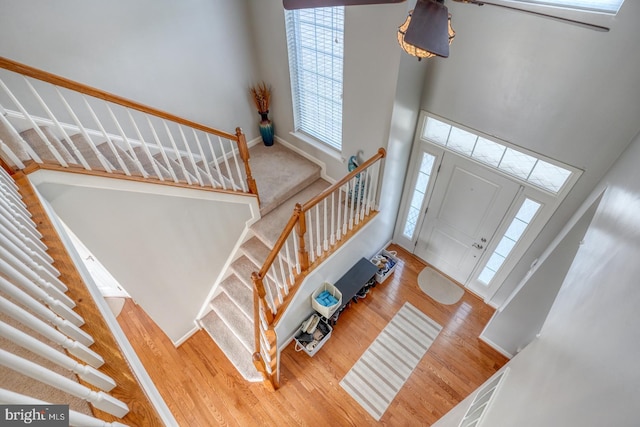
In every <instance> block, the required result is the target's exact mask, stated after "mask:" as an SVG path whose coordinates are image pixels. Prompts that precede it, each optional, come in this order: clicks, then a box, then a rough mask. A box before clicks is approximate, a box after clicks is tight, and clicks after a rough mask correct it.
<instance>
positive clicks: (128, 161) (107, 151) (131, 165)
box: [96, 142, 142, 176]
mask: <svg viewBox="0 0 640 427" xmlns="http://www.w3.org/2000/svg"><path fill="white" fill-rule="evenodd" d="M96 148H97V149H98V151H100V152H101V153H102V155H103V156H104V157H105V158H106V159H107V160H109V163H111V164H112V165H113V166H114V167H115V168H116V170H119V171H122V172H124V169H123V168H122V165H120V162H119V161H118V157H117V156H116V154H117V155H118V156H119V157H120V160H122V163H123V164H124V165H125V166H126V168H127V169H128V170H129V173H130V174H131V175H134V176H142V173H141V172H140V169H139V168H138V165H136V162H134V161H133V159H132V158H131V155H130V154H129V153H128V152H126V151H125V150H123V149H122V148H120V147H119V146H118V145H117V144H113V150H112V149H111V146H109V144H108V143H107V142H103V143H101V144H98V145H97V146H96ZM114 150H115V152H114Z"/></svg>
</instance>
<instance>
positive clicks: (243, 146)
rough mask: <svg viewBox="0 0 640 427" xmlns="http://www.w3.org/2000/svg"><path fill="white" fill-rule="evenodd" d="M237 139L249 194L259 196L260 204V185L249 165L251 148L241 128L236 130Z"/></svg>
mask: <svg viewBox="0 0 640 427" xmlns="http://www.w3.org/2000/svg"><path fill="white" fill-rule="evenodd" d="M236 137H237V138H238V150H239V151H240V158H241V159H242V162H243V163H244V170H245V172H246V174H247V185H248V186H249V192H250V193H251V194H255V195H256V196H258V204H260V195H259V194H258V185H257V184H256V180H255V179H253V176H252V175H251V165H250V164H249V147H247V137H246V136H245V135H244V133H243V132H242V129H240V128H239V127H237V128H236Z"/></svg>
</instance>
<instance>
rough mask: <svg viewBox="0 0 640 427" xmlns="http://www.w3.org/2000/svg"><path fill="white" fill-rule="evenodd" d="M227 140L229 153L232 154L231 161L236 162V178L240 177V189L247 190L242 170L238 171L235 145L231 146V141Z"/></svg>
mask: <svg viewBox="0 0 640 427" xmlns="http://www.w3.org/2000/svg"><path fill="white" fill-rule="evenodd" d="M228 141H229V146H230V147H231V154H233V162H234V163H235V164H236V171H237V172H238V179H240V184H241V185H242V191H244V192H245V193H246V192H247V185H246V184H245V182H244V179H242V172H240V163H238V156H237V155H236V152H237V150H236V147H234V146H233V142H231V140H228Z"/></svg>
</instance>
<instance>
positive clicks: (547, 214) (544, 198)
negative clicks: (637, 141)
mask: <svg viewBox="0 0 640 427" xmlns="http://www.w3.org/2000/svg"><path fill="white" fill-rule="evenodd" d="M429 116H431V117H434V118H435V119H437V120H440V121H443V122H446V123H449V124H452V125H454V126H455V127H457V128H460V129H463V130H466V131H469V132H472V133H474V134H476V135H479V136H481V137H482V138H486V139H489V140H492V141H495V142H497V143H499V144H502V145H504V146H506V147H511V148H513V149H516V150H518V151H520V152H523V153H525V154H530V155H532V156H535V157H537V158H539V159H542V160H544V161H547V162H549V163H555V164H558V165H562V167H564V168H566V169H568V170H570V171H571V172H572V174H571V176H570V177H569V179H568V180H567V182H566V183H565V185H564V186H563V188H562V189H561V191H560V192H558V193H557V194H551V193H549V192H547V191H545V190H543V189H540V188H538V187H535V186H533V185H531V184H530V183H528V182H526V181H522V180H519V179H518V178H515V177H513V176H511V175H508V174H506V173H504V172H502V171H500V170H498V169H494V168H491V167H489V166H487V165H485V164H484V163H482V162H478V161H476V160H474V159H472V158H471V160H472V161H474V162H477V163H478V164H480V165H482V166H483V167H486V168H488V169H491V170H493V171H495V172H498V173H500V174H502V175H504V176H506V177H508V178H509V179H512V180H514V181H516V182H518V183H519V184H522V185H523V190H522V191H521V193H520V195H519V196H517V200H516V202H515V203H513V205H512V208H511V209H510V211H509V212H508V213H507V215H505V217H504V218H503V221H502V223H501V225H500V226H499V227H498V231H496V233H495V236H494V238H493V239H492V241H491V242H490V243H491V244H490V245H489V246H488V247H487V250H486V251H485V252H484V254H483V256H482V259H481V260H480V261H479V262H478V264H477V267H476V269H475V270H474V272H473V273H472V274H471V277H470V279H469V283H471V282H472V281H473V280H475V279H476V278H477V276H478V275H479V274H480V272H481V271H482V268H484V265H485V264H486V262H487V261H488V260H489V257H490V256H491V254H492V253H493V251H494V250H495V247H496V246H497V244H498V243H499V241H500V238H498V237H501V236H502V235H503V234H504V232H505V230H506V228H507V227H508V226H509V224H510V223H511V221H512V219H513V218H514V216H515V215H516V213H517V212H518V209H519V208H520V206H521V204H522V201H524V199H525V198H529V199H533V200H535V201H537V202H539V203H541V204H542V206H541V208H540V209H539V211H538V213H537V214H536V216H535V218H534V220H533V221H532V222H531V223H530V224H529V226H528V227H527V229H526V231H525V233H524V234H523V235H522V237H521V238H520V240H519V241H518V242H517V244H516V245H515V246H514V248H513V250H512V251H511V253H510V254H509V256H508V257H507V259H506V260H505V262H504V263H503V264H502V266H501V267H500V269H499V270H498V271H497V273H496V274H495V276H494V277H493V279H492V280H491V283H490V284H489V285H488V286H487V289H486V290H485V291H486V292H478V291H477V288H476V290H473V289H470V290H472V291H473V292H474V293H478V294H480V295H481V296H482V297H483V298H484V301H485V303H487V304H489V305H491V306H493V307H494V308H497V307H498V304H497V303H496V302H494V301H492V298H493V297H494V296H495V294H496V293H497V291H498V290H499V289H500V287H501V286H502V284H503V283H504V281H505V280H506V278H507V277H508V276H509V274H510V273H511V271H512V270H513V268H514V267H515V266H516V264H517V263H518V261H520V259H521V258H522V256H523V255H524V254H525V252H526V251H527V249H529V247H530V246H531V244H532V243H533V241H534V240H535V238H536V237H537V236H538V234H539V233H540V232H541V231H542V229H543V228H544V226H545V225H546V224H547V222H548V221H549V219H550V218H551V216H552V215H553V214H554V212H555V211H556V209H557V208H558V206H559V205H560V203H562V201H563V200H564V198H565V197H566V196H567V195H568V194H569V192H570V191H571V189H572V188H573V186H574V185H575V183H576V182H577V181H578V179H579V178H580V176H581V175H582V171H581V170H580V169H578V168H576V167H573V166H571V165H566V164H563V163H560V162H558V161H556V160H553V159H550V158H548V157H545V156H541V155H540V154H537V153H533V152H531V151H529V150H526V149H524V148H522V147H518V146H516V145H514V144H511V143H509V142H507V141H503V140H499V139H497V138H495V137H492V136H490V135H487V134H483V133H482V132H479V131H477V130H475V129H471V128H468V127H465V126H463V125H460V124H458V123H454V122H452V121H450V120H447V119H444V118H442V117H438V116H436V115H434V114H431V113H428V112H426V111H421V113H420V118H419V121H418V126H417V128H416V134H415V137H414V143H413V149H412V154H411V161H410V167H409V171H410V172H409V173H408V174H407V176H406V177H405V186H404V190H403V196H402V203H401V207H400V209H399V211H398V218H397V221H396V228H395V233H394V239H393V240H394V242H396V243H397V244H399V245H400V246H402V247H403V248H405V249H407V250H408V251H409V252H411V253H413V251H414V249H415V245H416V242H417V237H418V233H419V227H421V226H422V222H423V221H424V217H425V211H426V208H427V207H428V203H429V202H430V198H431V194H432V193H433V187H434V186H435V183H436V181H437V173H432V175H431V179H430V181H429V185H428V188H427V194H426V195H425V198H424V201H423V206H422V207H421V210H420V217H419V218H418V221H417V225H416V231H415V232H414V233H413V236H412V237H411V238H408V237H407V236H404V235H403V234H402V233H403V229H404V223H405V220H406V217H407V213H408V211H409V205H410V203H411V197H412V195H413V191H414V186H415V183H416V179H417V172H418V169H419V167H420V160H421V159H422V155H421V153H422V152H427V153H429V154H432V155H434V156H436V158H437V164H438V166H439V165H440V163H441V162H442V158H443V156H444V153H445V152H450V153H452V154H454V155H457V156H461V155H460V154H459V153H457V152H456V151H453V150H450V149H449V148H447V147H443V146H441V145H438V144H436V143H434V142H432V141H430V140H428V139H426V138H424V137H423V136H422V135H423V134H424V132H423V131H424V127H425V125H426V121H427V118H428V117H429ZM462 157H465V156H462ZM466 158H467V159H470V158H469V157H466ZM435 170H437V169H436V168H435V166H434V171H435Z"/></svg>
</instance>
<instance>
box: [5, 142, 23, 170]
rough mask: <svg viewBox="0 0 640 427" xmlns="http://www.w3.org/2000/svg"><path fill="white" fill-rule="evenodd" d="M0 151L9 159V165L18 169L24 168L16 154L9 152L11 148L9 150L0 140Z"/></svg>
mask: <svg viewBox="0 0 640 427" xmlns="http://www.w3.org/2000/svg"><path fill="white" fill-rule="evenodd" d="M0 149H1V150H2V152H3V153H4V154H5V156H7V157H8V158H9V161H10V162H11V164H13V165H16V167H17V168H18V169H24V168H25V165H24V163H22V160H20V158H19V157H18V156H16V154H15V153H14V152H13V151H12V150H11V148H9V146H8V145H7V144H5V143H4V142H3V141H2V140H1V139H0Z"/></svg>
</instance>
